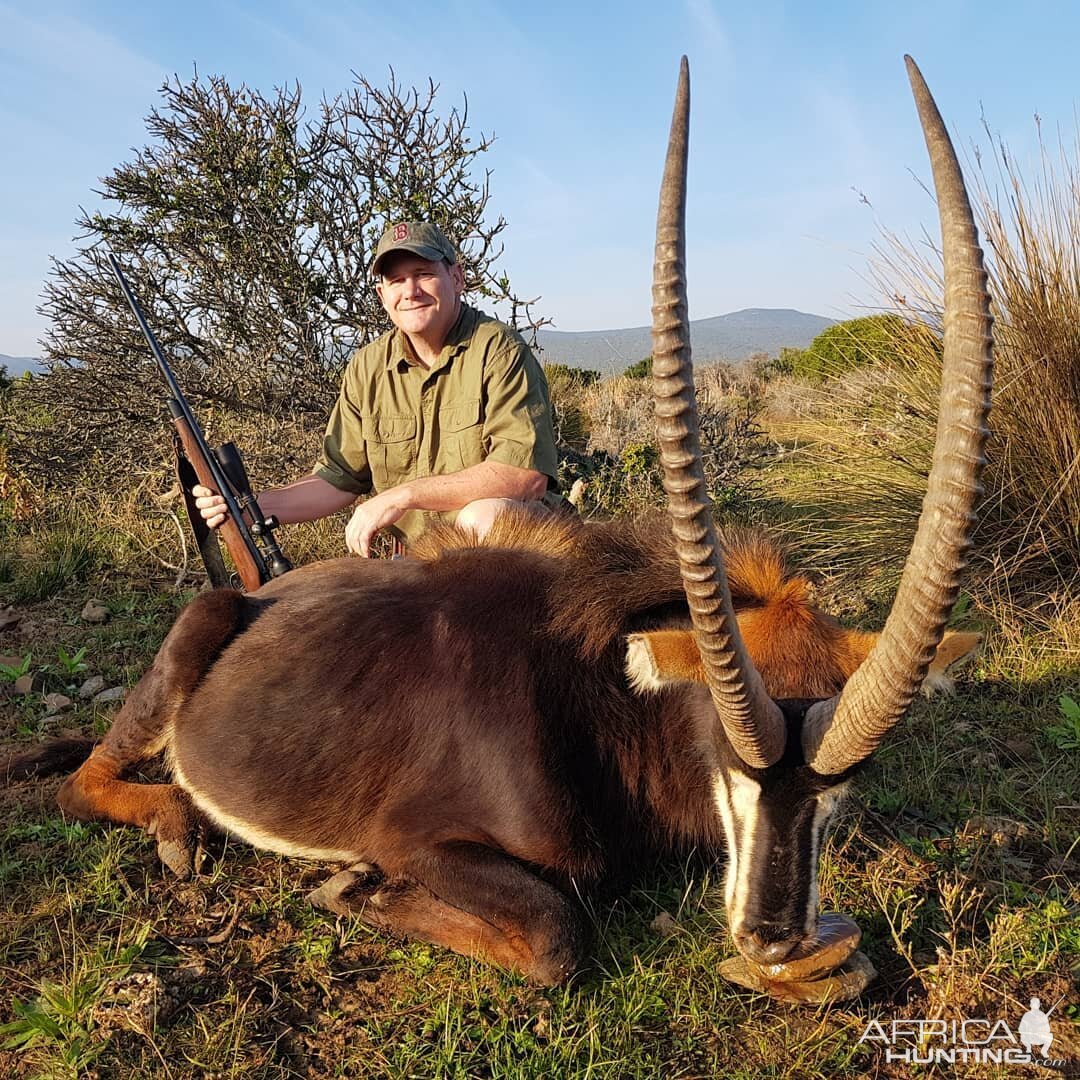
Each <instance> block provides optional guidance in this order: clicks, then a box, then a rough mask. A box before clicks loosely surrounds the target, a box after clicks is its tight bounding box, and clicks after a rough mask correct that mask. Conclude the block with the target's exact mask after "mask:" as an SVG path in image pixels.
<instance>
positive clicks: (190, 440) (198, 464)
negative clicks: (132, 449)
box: [173, 416, 269, 592]
mask: <svg viewBox="0 0 1080 1080" xmlns="http://www.w3.org/2000/svg"><path fill="white" fill-rule="evenodd" d="M173 427H174V428H175V429H176V435H177V438H179V440H180V445H181V446H182V447H183V449H184V456H185V457H186V458H187V459H188V461H189V462H191V467H192V468H193V469H194V470H195V475H196V476H197V477H198V478H199V483H200V484H202V485H203V487H208V488H210V490H211V491H214V490H216V488H217V481H216V480H215V479H214V473H213V470H212V469H211V467H210V462H208V461H207V460H206V456H205V455H204V454H203V452H202V447H201V446H200V445H199V442H198V440H197V439H196V438H195V436H194V434H193V433H192V430H191V425H190V424H189V423H188V422H187V420H186V419H184V417H182V416H176V417H173ZM217 531H218V532H219V533H220V534H221V539H222V540H223V541H224V543H225V548H226V550H227V551H228V552H229V555H230V556H231V557H232V561H233V564H234V565H235V566H236V573H237V576H238V577H239V578H240V584H241V585H243V587H244V591H245V592H254V591H255V590H256V589H257V588H258V587H259V586H260V585H265V584H266V582H267V581H268V580H269V575H268V574H267V573H266V571H265V569H264V568H263V563H262V560H261V559H260V560H259V561H256V559H255V557H254V556H253V555H252V554H251V551H250V549H249V547H248V544H249V541H248V540H247V539H246V538H245V537H244V535H243V533H241V531H240V526H238V525H237V524H236V522H235V521H234V520H233V517H232V515H231V514H228V515H226V517H225V520H224V521H223V522H222V523H221V525H219V526H218V529H217Z"/></svg>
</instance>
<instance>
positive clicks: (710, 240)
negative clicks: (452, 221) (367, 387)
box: [0, 0, 1080, 355]
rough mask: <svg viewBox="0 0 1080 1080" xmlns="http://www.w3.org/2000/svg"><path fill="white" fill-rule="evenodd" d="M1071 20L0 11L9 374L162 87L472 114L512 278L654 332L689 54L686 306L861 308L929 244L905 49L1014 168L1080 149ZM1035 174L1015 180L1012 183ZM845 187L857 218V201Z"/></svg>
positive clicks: (942, 96) (118, 7) (234, 7)
mask: <svg viewBox="0 0 1080 1080" xmlns="http://www.w3.org/2000/svg"><path fill="white" fill-rule="evenodd" d="M1078 31H1080V5H1067V4H1057V5H1046V4H1037V3H1036V4H1025V5H1021V4H1017V3H1015V2H1009V3H993V2H987V0H983V2H981V3H978V4H976V3H967V2H958V3H953V2H949V0H944V2H938V3H920V2H911V3H903V4H882V3H877V4H875V3H867V2H866V0H861V2H858V3H847V2H844V3H818V4H813V5H811V4H794V3H793V4H774V3H770V2H768V0H764V2H756V3H739V4H729V3H722V2H720V0H672V2H671V3H670V4H659V3H649V4H644V3H641V4H636V3H622V4H606V3H602V2H593V3H580V2H579V3H562V2H548V3H541V4H529V5H524V4H511V3H483V2H481V3H464V2H453V0H444V2H442V3H438V4H435V3H427V2H424V0H413V2H412V3H409V4H390V3H380V4H377V5H376V4H368V3H349V2H348V0H339V2H337V3H335V4H332V5H329V4H318V3H300V2H291V0H273V2H266V3H261V4H256V3H228V2H223V3H222V2H219V3H205V2H203V0H185V2H180V3H177V2H175V0H174V2H171V3H169V4H161V3H156V2H153V0H150V2H148V3H144V4H141V5H132V4H130V3H111V2H95V0H86V2H82V3H65V2H62V0H61V2H52V0H44V2H41V3H36V4H29V3H20V4H11V3H8V2H5V0H0V125H2V130H3V144H4V160H5V165H4V167H3V169H2V170H0V353H7V354H10V355H32V354H34V353H36V352H37V351H38V349H37V345H36V340H37V338H38V337H40V335H41V333H42V331H43V328H44V327H43V321H42V320H41V319H40V318H39V317H38V316H37V315H36V314H35V312H34V308H35V306H36V305H37V303H38V296H39V293H40V289H41V283H42V281H43V280H44V278H45V276H46V273H47V270H48V257H49V255H58V256H61V257H63V256H66V255H68V254H70V253H71V252H72V250H73V233H74V226H73V222H74V220H75V216H76V214H77V212H78V207H79V206H80V205H82V206H86V207H92V206H94V205H96V198H95V195H94V189H95V188H97V187H98V186H99V184H98V178H99V177H101V176H103V175H106V174H107V173H108V172H110V171H111V169H112V168H113V167H114V166H115V165H116V164H118V163H119V162H121V161H123V160H127V159H128V158H130V156H131V148H132V147H134V146H137V145H142V144H143V143H145V141H146V136H145V131H144V127H143V118H144V116H145V115H146V113H147V111H148V110H149V109H150V108H151V107H152V106H153V105H154V104H155V102H156V101H157V90H158V88H159V87H160V85H161V83H162V81H163V80H164V79H166V78H168V77H170V76H171V75H173V74H174V73H178V74H179V75H180V77H181V78H182V79H186V78H188V77H190V75H191V73H192V70H193V65H195V64H197V65H198V70H199V72H200V73H202V74H204V75H209V74H211V73H214V74H220V75H223V76H225V77H226V78H227V79H228V80H229V81H231V82H235V83H240V82H245V83H247V84H248V85H251V86H255V87H258V88H259V89H261V90H264V91H269V90H270V89H271V88H272V87H273V86H275V85H279V84H282V83H284V82H291V81H293V80H297V79H298V80H299V81H300V83H301V85H302V86H303V88H304V93H305V99H306V100H308V101H309V102H310V103H311V104H312V105H314V103H315V102H316V101H317V100H318V98H319V97H320V95H321V94H323V93H324V92H325V93H326V94H328V95H332V94H334V93H336V92H338V91H340V90H343V89H345V88H347V87H348V86H349V85H350V83H351V80H352V76H351V74H350V72H351V71H352V70H357V71H362V72H363V73H364V74H365V75H367V76H368V77H369V78H370V79H372V80H373V81H376V82H382V81H385V79H386V77H387V74H388V70H389V68H390V67H391V66H392V67H393V68H394V71H395V73H396V74H397V76H398V77H399V79H400V80H401V81H403V82H405V83H408V84H423V83H426V80H427V78H428V77H429V76H430V77H431V78H433V79H434V80H435V81H436V82H437V83H439V84H441V92H440V100H441V102H442V103H443V105H444V107H445V108H447V109H449V107H450V106H451V105H453V104H460V103H461V100H462V95H463V94H467V95H468V102H469V114H470V121H471V124H472V125H473V127H474V128H476V129H478V130H481V131H483V132H485V133H488V132H492V131H493V132H494V133H495V135H496V136H497V141H496V143H495V145H494V147H493V149H492V150H491V151H490V152H489V153H488V154H487V155H486V164H487V167H488V168H490V169H492V170H493V177H492V190H493V200H492V204H491V205H492V207H493V209H494V210H495V211H496V212H499V213H502V214H503V215H504V216H505V217H506V218H507V219H508V220H509V222H510V228H509V229H508V231H507V232H506V233H505V234H504V236H505V243H506V255H505V258H504V262H503V266H504V267H505V269H506V270H507V271H508V272H509V274H510V276H511V280H512V281H513V283H514V285H515V288H516V290H517V291H518V293H519V294H521V295H528V296H532V295H542V296H543V301H542V302H541V304H540V305H539V308H540V310H541V311H543V312H544V313H545V314H547V315H550V316H551V317H553V318H554V319H555V322H556V327H557V328H559V329H565V330H593V329H606V328H615V327H621V326H635V325H643V324H645V323H647V322H648V321H649V283H650V273H651V269H650V268H651V260H652V229H653V223H654V217H655V204H656V191H657V185H658V179H659V171H660V162H661V156H662V151H663V145H664V141H665V138H666V129H667V124H668V120H669V117H670V108H671V98H672V93H673V89H674V84H675V76H676V69H677V63H678V58H679V56H680V54H682V53H683V52H685V53H687V54H688V55H689V57H690V65H691V79H692V85H693V114H692V135H691V180H690V205H689V226H688V231H689V236H690V250H689V270H690V282H691V284H690V312H691V317H693V318H705V317H708V316H711V315H719V314H723V313H724V312H728V311H734V310H737V309H739V308H744V307H792V308H798V309H800V310H803V311H810V312H815V313H817V314H821V315H827V316H831V317H834V318H842V317H846V316H848V315H852V314H858V313H860V312H863V311H865V310H866V309H867V307H868V306H870V307H872V306H873V304H874V303H875V302H876V294H875V291H874V288H873V287H872V286H871V285H869V284H867V281H866V275H867V259H868V257H869V254H870V249H871V245H872V244H873V242H874V241H875V239H876V238H877V237H878V235H879V230H880V229H881V227H883V226H884V227H888V228H890V229H892V230H896V231H899V232H908V233H910V234H911V235H913V236H918V235H919V234H920V231H921V229H922V227H923V226H924V225H925V226H927V227H929V228H932V229H933V230H935V231H936V224H935V221H934V210H933V206H932V204H931V202H930V200H929V198H928V196H927V195H926V194H925V192H924V191H923V190H922V189H921V187H920V185H919V183H918V182H917V180H916V177H918V178H925V177H926V176H927V173H928V167H927V165H926V161H925V154H924V151H923V148H922V145H921V141H920V135H919V131H918V125H917V122H916V119H915V116H914V110H913V107H912V105H911V101H910V96H909V92H908V88H907V82H906V78H905V74H904V69H903V63H902V59H901V58H902V54H903V53H904V52H910V53H911V54H912V55H914V56H915V58H916V59H917V60H918V61H919V63H920V65H921V67H922V70H923V73H924V75H925V76H926V78H927V81H928V82H929V84H930V86H931V89H932V90H933V91H934V93H935V95H936V97H937V100H938V104H939V106H940V107H941V109H942V112H943V114H944V115H945V118H946V121H947V123H948V124H949V126H950V129H951V131H952V132H953V134H954V138H957V139H958V140H959V142H960V143H961V144H962V146H964V147H967V146H969V145H970V143H971V141H972V140H973V139H979V138H981V136H982V132H981V127H980V116H981V115H983V114H985V116H986V118H987V120H988V122H989V123H990V125H991V127H992V129H993V130H994V131H995V132H996V133H1000V135H1001V136H1002V137H1003V138H1004V139H1005V140H1006V141H1007V142H1008V143H1009V145H1010V147H1011V149H1012V151H1013V154H1014V156H1015V157H1016V158H1017V159H1018V160H1019V161H1020V162H1021V163H1023V162H1025V161H1034V155H1035V149H1036V140H1035V125H1034V122H1033V116H1034V114H1035V113H1036V112H1037V113H1038V114H1039V115H1040V116H1041V118H1042V121H1043V127H1044V131H1049V132H1050V133H1051V135H1053V133H1054V131H1055V130H1056V128H1057V127H1061V128H1062V129H1063V131H1064V133H1065V135H1066V138H1067V139H1069V141H1071V138H1072V135H1073V132H1074V125H1075V118H1074V111H1073V110H1074V95H1075V87H1076V79H1075V71H1076V59H1075V51H1076V43H1077V41H1078V40H1080V37H1078ZM1028 171H1029V173H1030V172H1031V170H1030V169H1029V170H1028ZM857 192H863V193H865V194H866V196H867V197H868V198H869V199H870V202H871V204H872V205H871V206H867V205H866V204H865V203H863V202H862V201H861V200H860V197H859V194H858V193H857Z"/></svg>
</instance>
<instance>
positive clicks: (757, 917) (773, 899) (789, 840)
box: [713, 743, 848, 964]
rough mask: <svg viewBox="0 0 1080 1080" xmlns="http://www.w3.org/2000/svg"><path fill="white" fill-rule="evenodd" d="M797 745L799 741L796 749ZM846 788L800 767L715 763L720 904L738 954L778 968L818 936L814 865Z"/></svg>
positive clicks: (846, 784)
mask: <svg viewBox="0 0 1080 1080" xmlns="http://www.w3.org/2000/svg"><path fill="white" fill-rule="evenodd" d="M796 745H797V743H796ZM847 787H848V781H847V780H846V778H845V779H843V780H840V781H839V782H837V780H836V778H834V777H822V776H819V775H818V774H817V773H815V772H814V771H813V770H812V769H811V768H809V767H808V766H807V765H805V764H795V763H789V762H787V761H786V760H782V761H780V762H778V763H777V764H776V765H773V766H771V767H769V768H767V769H756V770H748V769H747V768H746V766H743V765H741V763H740V764H735V763H730V764H729V763H724V764H722V765H720V766H719V767H718V768H717V769H716V771H715V773H714V776H713V798H714V800H715V803H716V808H717V810H718V812H719V814H720V820H721V822H722V823H723V827H724V837H725V840H726V841H727V855H728V863H727V875H726V879H725V889H724V898H725V903H726V905H727V914H728V926H729V928H730V930H731V935H732V938H733V940H734V942H735V945H736V947H737V948H738V950H739V952H741V953H742V954H743V955H744V956H745V957H746V958H747V959H749V960H752V961H754V962H755V963H758V964H778V963H781V962H783V961H784V960H786V959H787V958H788V957H789V956H791V955H792V954H793V953H794V952H795V951H796V950H799V949H800V947H803V948H804V951H812V949H811V946H812V944H813V942H814V940H815V937H816V934H817V917H818V861H819V859H820V855H821V849H822V845H823V843H824V838H825V834H826V831H827V830H828V828H829V824H830V822H831V821H832V819H833V817H834V815H835V813H836V810H837V807H838V806H839V805H840V803H841V801H842V799H843V797H844V795H845V793H846V791H847Z"/></svg>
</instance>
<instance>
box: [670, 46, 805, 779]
mask: <svg viewBox="0 0 1080 1080" xmlns="http://www.w3.org/2000/svg"><path fill="white" fill-rule="evenodd" d="M689 126H690V69H689V66H688V64H687V62H686V57H685V56H684V57H683V58H682V65H681V67H680V70H679V88H678V91H677V93H676V96H675V110H674V113H673V115H672V119H671V137H670V139H669V142H668V152H667V161H666V162H665V164H664V180H663V184H662V185H661V188H660V210H659V212H658V214H657V220H656V261H655V262H654V264H653V309H652V312H653V397H654V400H655V405H656V422H657V433H658V436H659V441H660V461H661V463H662V465H663V468H664V490H665V491H667V495H668V511H669V513H670V514H671V523H672V532H673V533H674V534H675V547H676V550H677V551H678V555H679V566H680V568H681V570H682V579H683V587H684V588H685V589H686V598H687V601H688V603H689V605H690V616H691V619H692V620H693V624H694V629H695V631H696V632H697V643H698V648H699V649H700V650H701V659H702V663H703V664H704V666H705V673H706V676H707V679H708V684H709V690H710V692H711V693H712V699H713V702H714V704H715V706H716V711H717V714H718V715H719V717H720V722H721V723H722V724H723V726H724V732H725V733H726V735H727V737H728V741H729V742H730V743H731V745H732V747H733V749H734V750H735V752H736V753H737V754H738V755H739V757H740V758H742V760H743V761H744V762H745V763H746V764H747V765H749V766H751V767H752V768H758V769H761V768H765V767H767V766H769V765H771V764H773V762H775V761H777V760H778V759H779V758H780V756H781V754H783V752H784V742H785V728H784V721H783V717H782V715H781V713H780V710H779V708H778V707H777V706H776V704H775V703H774V702H773V701H772V700H771V699H770V698H769V696H768V694H766V693H765V687H764V685H763V684H762V682H761V677H760V676H759V675H758V673H757V671H756V670H755V668H754V665H753V663H752V662H751V660H750V657H749V656H748V655H747V652H746V649H745V647H744V646H743V643H742V639H741V638H740V637H739V628H738V623H737V622H736V621H735V612H734V610H733V609H732V606H731V593H730V591H729V590H728V583H727V576H726V574H725V573H724V566H723V562H722V561H721V559H720V554H719V545H718V544H717V541H716V532H715V530H714V528H713V523H712V517H711V515H710V513H709V501H708V498H707V497H706V493H705V476H704V473H703V472H702V468H701V447H700V445H699V442H698V419H697V406H696V403H695V400H694V374H693V368H692V366H691V363H690V324H689V318H688V315H687V307H686V272H685V256H686V155H687V146H688V142H689Z"/></svg>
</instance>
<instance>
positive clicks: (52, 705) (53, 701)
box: [44, 694, 71, 716]
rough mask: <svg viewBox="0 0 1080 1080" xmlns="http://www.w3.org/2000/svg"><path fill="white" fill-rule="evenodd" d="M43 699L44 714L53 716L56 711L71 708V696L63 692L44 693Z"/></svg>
mask: <svg viewBox="0 0 1080 1080" xmlns="http://www.w3.org/2000/svg"><path fill="white" fill-rule="evenodd" d="M44 700H45V715H46V716H55V715H56V714H57V713H58V712H63V711H64V710H65V709H70V708H71V698H69V697H65V695H63V694H46V695H45V699H44Z"/></svg>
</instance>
